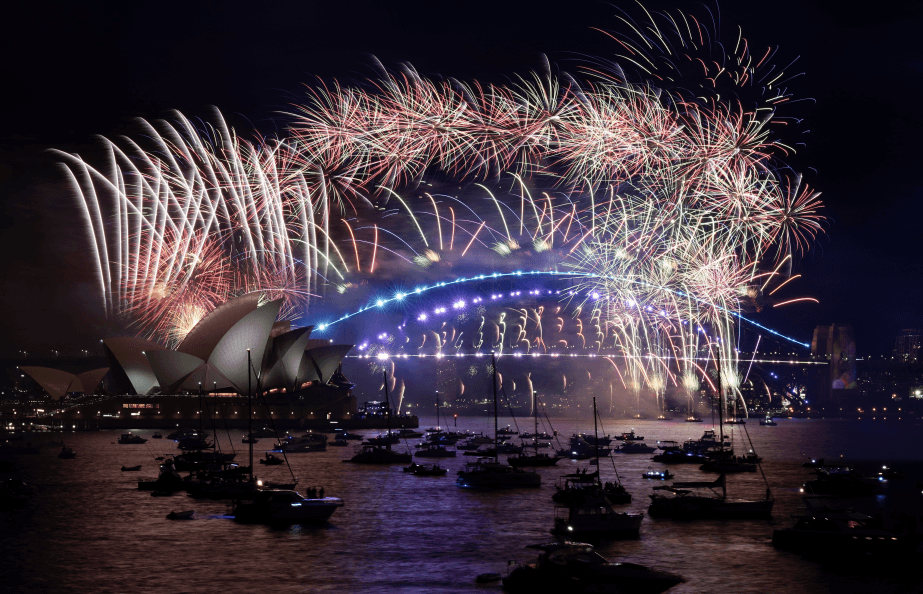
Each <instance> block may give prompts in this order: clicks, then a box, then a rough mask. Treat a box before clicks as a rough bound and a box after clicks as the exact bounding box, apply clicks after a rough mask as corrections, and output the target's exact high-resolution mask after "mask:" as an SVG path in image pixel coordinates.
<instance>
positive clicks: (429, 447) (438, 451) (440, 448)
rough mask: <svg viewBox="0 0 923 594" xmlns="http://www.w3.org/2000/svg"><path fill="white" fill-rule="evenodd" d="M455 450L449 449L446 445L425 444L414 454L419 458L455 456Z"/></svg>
mask: <svg viewBox="0 0 923 594" xmlns="http://www.w3.org/2000/svg"><path fill="white" fill-rule="evenodd" d="M456 453H457V452H455V450H447V449H445V446H444V445H435V444H432V443H427V444H423V448H422V449H420V450H419V451H418V452H417V453H415V454H414V456H416V457H417V458H454V457H455V456H456Z"/></svg>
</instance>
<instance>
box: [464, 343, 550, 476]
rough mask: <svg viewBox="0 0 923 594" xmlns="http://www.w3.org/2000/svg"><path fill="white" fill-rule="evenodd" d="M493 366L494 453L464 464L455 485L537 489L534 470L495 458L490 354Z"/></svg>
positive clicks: (495, 426) (495, 366)
mask: <svg viewBox="0 0 923 594" xmlns="http://www.w3.org/2000/svg"><path fill="white" fill-rule="evenodd" d="M490 359H491V364H492V365H493V370H494V371H493V392H494V452H493V457H492V458H478V459H477V461H476V462H469V463H468V464H465V469H464V470H459V471H458V479H457V481H456V484H458V486H459V487H465V488H469V489H508V488H515V487H539V486H541V484H542V477H541V476H540V475H539V474H537V473H536V472H535V471H534V470H532V471H527V470H523V469H522V468H517V467H515V466H509V465H506V464H500V460H499V458H498V457H497V456H498V454H497V452H498V451H499V447H498V441H499V439H498V437H497V416H498V408H497V358H496V356H495V355H494V354H493V353H491V356H490Z"/></svg>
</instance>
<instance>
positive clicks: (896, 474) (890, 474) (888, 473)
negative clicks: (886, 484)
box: [878, 464, 904, 481]
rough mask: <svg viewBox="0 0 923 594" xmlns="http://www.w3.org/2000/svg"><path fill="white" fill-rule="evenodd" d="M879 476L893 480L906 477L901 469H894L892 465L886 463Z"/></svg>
mask: <svg viewBox="0 0 923 594" xmlns="http://www.w3.org/2000/svg"><path fill="white" fill-rule="evenodd" d="M878 476H880V477H881V478H883V479H886V480H889V481H893V480H897V479H902V478H904V473H903V472H901V471H900V470H894V469H893V468H891V467H890V466H888V465H887V464H886V465H884V466H882V467H881V472H879V473H878Z"/></svg>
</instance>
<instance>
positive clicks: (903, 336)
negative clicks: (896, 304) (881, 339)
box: [894, 329, 921, 363]
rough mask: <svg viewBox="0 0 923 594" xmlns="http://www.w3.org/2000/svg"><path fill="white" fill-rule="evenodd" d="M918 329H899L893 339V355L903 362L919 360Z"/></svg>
mask: <svg viewBox="0 0 923 594" xmlns="http://www.w3.org/2000/svg"><path fill="white" fill-rule="evenodd" d="M920 354H921V353H920V330H918V329H906V330H901V332H900V334H898V335H897V339H895V341H894V357H895V359H897V360H898V361H903V362H905V363H916V362H918V361H920Z"/></svg>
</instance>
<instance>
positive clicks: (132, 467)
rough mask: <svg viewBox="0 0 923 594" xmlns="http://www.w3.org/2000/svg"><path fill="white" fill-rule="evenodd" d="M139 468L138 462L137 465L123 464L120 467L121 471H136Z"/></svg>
mask: <svg viewBox="0 0 923 594" xmlns="http://www.w3.org/2000/svg"><path fill="white" fill-rule="evenodd" d="M139 470H141V465H140V464H138V465H137V466H123V467H122V472H137V471H139Z"/></svg>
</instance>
